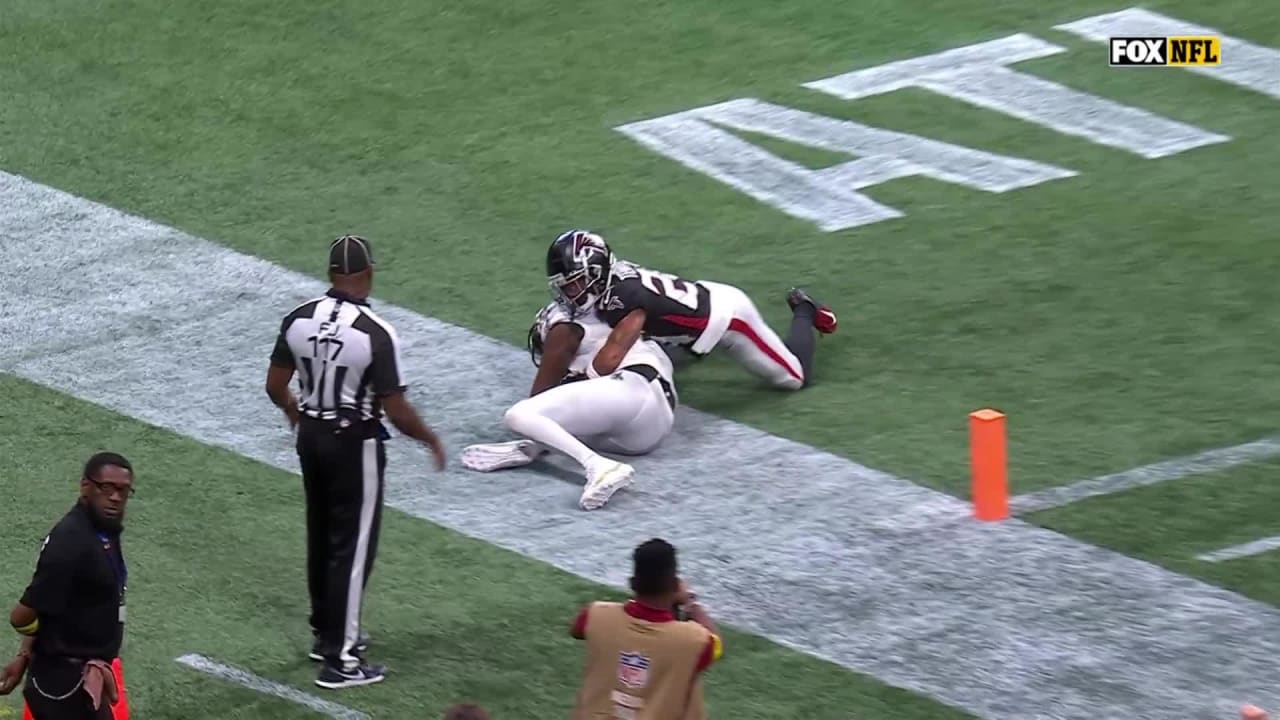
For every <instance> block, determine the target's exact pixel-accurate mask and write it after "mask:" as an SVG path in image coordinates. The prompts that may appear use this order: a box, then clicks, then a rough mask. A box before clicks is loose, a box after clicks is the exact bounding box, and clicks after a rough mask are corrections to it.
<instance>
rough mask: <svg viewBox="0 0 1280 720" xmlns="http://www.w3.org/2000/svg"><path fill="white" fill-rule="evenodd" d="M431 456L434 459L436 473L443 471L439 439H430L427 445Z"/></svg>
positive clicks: (442, 451)
mask: <svg viewBox="0 0 1280 720" xmlns="http://www.w3.org/2000/svg"><path fill="white" fill-rule="evenodd" d="M429 447H430V448H431V454H432V455H434V456H435V457H436V471H437V472H439V471H441V470H444V445H442V444H441V443H440V438H438V437H434V436H433V437H432V438H431V442H430V443H429Z"/></svg>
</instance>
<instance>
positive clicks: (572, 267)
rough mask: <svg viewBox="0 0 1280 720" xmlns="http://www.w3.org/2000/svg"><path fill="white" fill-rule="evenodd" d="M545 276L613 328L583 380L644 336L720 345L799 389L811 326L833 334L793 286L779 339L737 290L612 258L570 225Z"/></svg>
mask: <svg viewBox="0 0 1280 720" xmlns="http://www.w3.org/2000/svg"><path fill="white" fill-rule="evenodd" d="M547 280H548V281H549V282H550V284H551V289H552V292H553V293H554V294H555V295H556V296H557V297H559V298H560V300H561V302H562V303H564V304H565V305H566V306H568V307H571V308H580V309H582V310H589V309H591V308H595V309H597V310H598V311H599V312H600V314H601V316H602V317H603V318H604V319H605V321H606V322H607V323H608V324H609V325H610V326H611V327H613V328H614V331H613V334H612V335H611V336H610V338H609V341H608V343H607V344H606V346H605V348H604V349H603V350H601V351H600V353H599V354H598V355H597V356H596V359H595V362H594V363H593V364H592V365H591V366H589V368H588V373H587V375H588V376H589V377H597V376H599V375H607V374H609V373H611V372H613V370H614V368H616V367H618V363H619V362H620V361H621V360H622V359H623V357H625V356H626V354H627V352H628V351H629V350H630V349H631V347H632V346H633V345H634V344H635V343H636V342H637V341H639V339H640V337H641V335H642V334H643V335H644V336H645V337H647V338H652V339H654V340H657V341H659V342H662V343H665V344H669V345H674V346H677V347H683V348H686V349H687V350H688V351H689V352H691V353H693V354H694V355H698V356H702V355H707V354H708V353H710V352H711V351H712V350H714V349H723V350H724V351H725V352H727V353H729V355H730V357H732V358H734V359H735V360H737V361H738V363H739V364H741V365H742V366H743V367H745V368H746V369H747V370H748V371H750V372H751V373H752V374H754V375H756V376H758V377H761V378H763V379H765V380H767V381H768V382H769V383H771V384H772V385H773V386H775V387H779V388H784V389H787V390H799V389H800V388H802V387H805V386H806V385H808V384H809V380H810V378H811V373H812V367H813V356H814V352H815V350H816V337H815V336H814V333H813V331H814V330H815V329H816V330H817V331H818V332H820V333H823V334H830V333H833V332H835V331H836V315H835V313H834V312H832V311H831V308H829V307H827V306H826V305H823V304H820V303H819V302H817V301H816V300H814V299H813V298H812V297H810V296H809V294H808V293H806V292H805V291H804V290H801V289H799V288H792V289H791V290H790V291H789V292H788V293H787V304H788V305H790V306H791V312H792V319H791V329H790V332H789V333H788V335H787V339H786V341H785V342H784V341H783V340H781V339H780V338H779V337H778V335H777V334H776V333H774V331H773V330H772V329H771V328H770V327H769V325H768V324H767V323H766V322H765V321H764V318H763V317H762V316H761V315H760V311H759V310H758V309H757V308H756V306H755V303H753V302H752V301H751V298H749V297H747V294H746V293H745V292H743V291H742V290H740V289H739V288H736V287H734V286H732V285H725V284H723V283H717V282H710V281H706V280H699V281H696V282H693V281H689V280H685V279H683V278H680V277H676V276H674V275H670V274H668V273H663V272H658V271H655V270H650V269H648V268H643V267H640V266H639V265H636V264H635V263H630V262H627V261H625V260H618V259H616V258H615V257H614V255H613V252H612V251H611V250H610V249H609V246H608V244H606V243H605V241H604V238H602V237H600V236H599V235H597V234H595V233H592V232H588V231H586V230H570V231H568V232H566V233H563V234H561V235H560V236H559V237H557V238H556V239H555V241H554V242H552V243H551V247H550V248H548V250H547Z"/></svg>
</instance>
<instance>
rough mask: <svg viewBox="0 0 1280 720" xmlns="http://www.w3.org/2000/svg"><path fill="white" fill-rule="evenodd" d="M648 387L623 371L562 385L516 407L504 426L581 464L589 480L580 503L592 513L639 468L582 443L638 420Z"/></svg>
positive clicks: (523, 401) (644, 382) (528, 399)
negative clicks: (634, 467)
mask: <svg viewBox="0 0 1280 720" xmlns="http://www.w3.org/2000/svg"><path fill="white" fill-rule="evenodd" d="M646 384H647V383H646V381H645V380H644V378H642V377H640V376H638V375H635V374H634V373H630V372H624V373H619V374H616V375H612V376H609V377H603V378H595V379H592V380H583V381H580V382H575V383H569V384H567V385H560V386H558V387H554V388H552V389H550V390H547V391H546V392H543V393H540V394H538V395H535V396H533V397H531V398H526V399H524V400H521V401H520V402H518V403H516V404H515V405H513V406H512V407H511V409H510V410H508V411H507V413H506V415H505V416H503V422H504V424H505V425H506V426H507V428H508V429H509V430H511V431H512V432H515V433H518V434H520V435H523V436H524V437H526V438H529V439H530V440H533V441H535V442H538V443H540V444H542V445H545V446H547V447H550V448H553V449H555V450H559V451H560V452H562V453H564V454H565V455H568V456H569V457H571V458H573V459H574V460H575V461H577V462H578V464H579V465H581V466H582V468H583V472H584V474H585V475H586V478H587V484H586V486H585V488H584V490H583V495H582V498H581V500H580V502H579V504H580V506H581V507H582V508H583V509H585V510H593V509H595V508H597V507H599V506H600V505H603V504H604V502H605V501H607V500H608V497H609V496H612V495H613V493H614V492H617V491H618V490H619V489H621V488H623V487H626V486H627V485H629V484H631V481H632V479H633V477H634V475H635V470H634V469H633V468H632V467H631V466H630V465H627V464H625V463H620V462H617V461H615V460H611V459H609V458H607V457H604V456H603V455H600V454H599V453H597V452H596V451H595V450H592V449H591V448H590V447H588V446H587V444H586V443H585V442H584V441H583V439H584V438H591V437H597V436H601V435H608V434H610V433H611V432H613V431H614V430H615V429H616V428H619V427H622V426H623V425H625V424H626V423H628V422H630V421H631V420H632V419H634V418H635V417H636V416H637V415H638V414H639V413H640V411H641V409H642V407H643V405H644V403H645V401H646V399H647V396H646V392H644V391H642V390H641V389H640V388H643V387H644V386H645V385H646ZM601 498H603V499H601Z"/></svg>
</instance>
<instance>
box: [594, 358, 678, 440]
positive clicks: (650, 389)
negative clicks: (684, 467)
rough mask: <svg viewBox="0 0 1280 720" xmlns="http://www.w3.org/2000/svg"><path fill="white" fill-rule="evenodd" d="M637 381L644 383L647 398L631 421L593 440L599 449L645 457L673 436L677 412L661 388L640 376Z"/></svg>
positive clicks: (637, 376)
mask: <svg viewBox="0 0 1280 720" xmlns="http://www.w3.org/2000/svg"><path fill="white" fill-rule="evenodd" d="M636 378H637V379H639V380H641V381H643V382H645V387H644V391H645V399H644V400H643V402H642V404H641V406H640V409H639V411H638V412H637V414H636V416H635V417H633V418H632V419H631V420H630V421H628V422H625V423H622V424H620V425H617V426H615V427H613V428H611V429H610V430H609V432H608V433H606V434H603V435H600V436H598V437H595V438H592V439H591V441H590V444H591V446H592V447H594V448H596V449H597V450H600V451H602V452H608V453H615V454H618V455H645V454H647V453H651V452H653V451H654V450H655V449H657V447H658V446H659V445H661V444H662V441H663V440H665V439H666V437H667V436H668V435H670V434H671V428H672V426H673V425H674V423H675V410H674V409H673V408H672V407H671V403H670V401H669V400H668V399H667V397H666V395H664V394H663V392H662V386H661V385H659V384H658V383H657V382H656V381H651V380H645V379H644V378H643V377H640V376H639V375H636ZM636 395H637V397H640V396H641V391H640V390H639V388H637V389H636Z"/></svg>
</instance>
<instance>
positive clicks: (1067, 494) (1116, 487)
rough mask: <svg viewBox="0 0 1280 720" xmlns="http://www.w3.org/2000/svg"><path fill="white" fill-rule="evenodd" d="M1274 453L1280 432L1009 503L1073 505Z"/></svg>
mask: <svg viewBox="0 0 1280 720" xmlns="http://www.w3.org/2000/svg"><path fill="white" fill-rule="evenodd" d="M1274 457H1280V435H1277V436H1272V437H1268V438H1263V439H1261V440H1255V441H1253V442H1248V443H1244V444H1242V445H1233V446H1231V447H1225V448H1216V449H1214V450H1206V451H1204V452H1200V453H1196V454H1194V455H1187V456H1184V457H1180V458H1173V459H1172V460H1163V461H1161V462H1157V463H1152V464H1150V465H1143V466H1141V467H1136V468H1132V469H1130V470H1125V471H1123V472H1118V473H1112V474H1109V475H1100V476H1098V477H1095V478H1090V479H1088V480H1081V481H1079V482H1076V483H1072V484H1070V485H1060V486H1058V487H1052V488H1046V489H1044V490H1037V491H1035V492H1029V493H1024V494H1022V495H1017V496H1015V497H1014V498H1013V499H1012V500H1010V501H1009V507H1010V509H1011V510H1012V511H1013V513H1014V514H1017V515H1025V514H1026V513H1031V512H1038V511H1040V510H1048V509H1050V508H1056V507H1062V506H1064V505H1070V504H1071V503H1076V502H1080V501H1081V500H1087V499H1089V498H1094V497H1101V496H1103V495H1113V494H1115V493H1118V492H1124V491H1126V490H1132V489H1134V488H1138V487H1143V486H1145V485H1155V484H1158V483H1162V482H1169V481H1170V480H1178V479H1181V478H1184V477H1189V476H1192V475H1204V474H1205V473H1211V472H1217V471H1219V470H1226V469H1228V468H1232V467H1235V466H1237V465H1245V464H1248V463H1252V462H1257V461H1259V460H1267V459H1270V458H1274Z"/></svg>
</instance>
